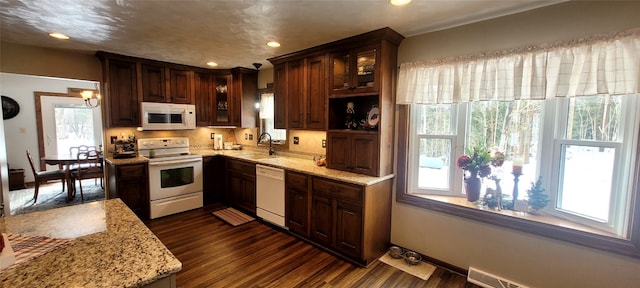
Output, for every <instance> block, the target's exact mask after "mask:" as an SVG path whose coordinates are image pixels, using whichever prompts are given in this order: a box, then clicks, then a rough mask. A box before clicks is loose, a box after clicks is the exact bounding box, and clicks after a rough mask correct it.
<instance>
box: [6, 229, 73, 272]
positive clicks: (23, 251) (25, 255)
mask: <svg viewBox="0 0 640 288" xmlns="http://www.w3.org/2000/svg"><path fill="white" fill-rule="evenodd" d="M7 240H9V243H10V244H11V247H12V248H13V253H14V255H15V262H14V263H13V264H12V265H11V266H9V267H6V269H10V268H13V267H15V266H16V265H19V264H20V263H22V262H25V261H28V260H31V259H33V258H36V257H39V256H42V255H44V254H46V253H49V252H51V251H54V250H56V249H60V248H62V247H64V246H67V245H69V244H71V240H66V239H55V238H49V237H44V236H28V235H19V234H7Z"/></svg>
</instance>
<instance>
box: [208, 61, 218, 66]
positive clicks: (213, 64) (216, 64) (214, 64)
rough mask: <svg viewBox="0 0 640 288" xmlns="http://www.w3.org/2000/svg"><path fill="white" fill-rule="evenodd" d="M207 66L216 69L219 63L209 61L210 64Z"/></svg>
mask: <svg viewBox="0 0 640 288" xmlns="http://www.w3.org/2000/svg"><path fill="white" fill-rule="evenodd" d="M207 65H209V66H212V67H215V66H218V63H216V62H213V61H209V62H207Z"/></svg>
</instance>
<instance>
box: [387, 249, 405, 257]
mask: <svg viewBox="0 0 640 288" xmlns="http://www.w3.org/2000/svg"><path fill="white" fill-rule="evenodd" d="M403 252H404V251H402V248H400V247H398V246H391V248H389V256H391V258H395V259H399V258H402V253H403Z"/></svg>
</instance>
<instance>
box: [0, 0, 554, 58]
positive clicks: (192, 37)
mask: <svg viewBox="0 0 640 288" xmlns="http://www.w3.org/2000/svg"><path fill="white" fill-rule="evenodd" d="M558 2H563V1H561V0H549V1H540V0H534V1H530V0H518V1H513V0H512V1H504V0H503V1H486V0H443V1H431V0H429V1H425V0H413V1H412V2H411V3H410V4H408V5H407V6H403V7H395V6H392V5H390V4H389V1H388V0H342V1H337V0H270V1H269V0H262V1H261V0H173V1H171V0H0V11H1V12H0V16H1V17H2V18H1V22H0V40H1V41H3V42H10V43H18V44H26V45H33V46H40V47H51V48H59V49H71V50H76V51H82V52H86V53H95V52H96V51H98V50H103V51H107V52H113V53H118V54H124V55H130V56H137V57H142V58H149V59H156V60H162V61H167V62H173V63H180V64H186V65H192V66H200V67H207V66H206V65H205V63H206V62H208V61H214V62H216V63H218V64H219V66H218V67H217V68H231V67H236V66H243V67H252V66H251V63H254V62H258V63H262V64H263V65H265V66H263V67H268V66H271V65H270V64H269V63H268V61H267V60H266V59H267V58H270V57H274V56H279V55H283V54H287V53H290V52H294V51H298V50H302V49H305V48H309V47H312V46H316V45H319V44H323V43H327V42H330V41H334V40H338V39H342V38H346V37H349V36H353V35H357V34H360V33H364V32H368V31H371V30H375V29H379V28H383V27H390V28H392V29H394V30H396V31H398V32H399V33H400V34H402V35H404V36H405V37H408V36H412V35H416V34H421V33H425V32H429V31H435V30H440V29H445V28H450V27H455V26H459V25H463V24H467V23H472V22H476V21H480V20H485V19H490V18H494V17H499V16H503V15H507V14H512V13H517V12H521V11H526V10H530V9H534V8H538V7H542V6H546V5H550V4H554V3H558ZM50 32H60V33H64V34H67V35H69V36H70V37H71V39H70V40H66V41H64V40H58V39H53V38H51V37H49V36H48V35H47V34H48V33H50ZM271 40H276V41H279V42H280V43H281V44H282V46H281V47H279V48H269V47H267V46H266V45H265V44H266V43H267V42H268V41H271Z"/></svg>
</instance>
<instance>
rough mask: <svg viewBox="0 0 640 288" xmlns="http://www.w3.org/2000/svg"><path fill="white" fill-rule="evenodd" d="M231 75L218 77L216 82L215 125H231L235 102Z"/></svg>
mask: <svg viewBox="0 0 640 288" xmlns="http://www.w3.org/2000/svg"><path fill="white" fill-rule="evenodd" d="M231 86H232V85H231V75H230V74H229V75H216V76H215V81H214V95H215V96H214V101H213V105H214V107H213V111H214V112H213V119H212V120H213V121H212V124H213V125H231V121H232V120H231V119H232V117H231V111H233V109H232V105H233V101H232V99H231V97H230V96H229V95H231Z"/></svg>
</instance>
